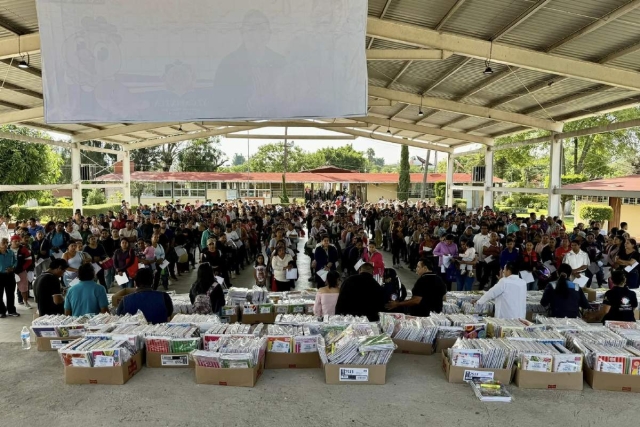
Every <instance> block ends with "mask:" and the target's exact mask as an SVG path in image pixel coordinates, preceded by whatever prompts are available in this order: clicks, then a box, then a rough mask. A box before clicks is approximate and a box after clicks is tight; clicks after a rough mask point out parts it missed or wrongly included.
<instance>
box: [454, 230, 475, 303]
mask: <svg viewBox="0 0 640 427" xmlns="http://www.w3.org/2000/svg"><path fill="white" fill-rule="evenodd" d="M469 243H470V242H469V241H467V240H466V239H462V240H461V241H460V251H461V252H462V254H461V256H460V258H459V259H455V262H456V265H457V266H458V269H457V270H458V271H457V273H458V274H457V277H456V283H457V285H458V291H466V292H469V291H471V290H472V289H473V282H474V280H475V275H474V274H473V268H474V267H475V265H476V264H477V263H478V257H477V256H476V250H475V248H474V247H473V246H472V245H469Z"/></svg>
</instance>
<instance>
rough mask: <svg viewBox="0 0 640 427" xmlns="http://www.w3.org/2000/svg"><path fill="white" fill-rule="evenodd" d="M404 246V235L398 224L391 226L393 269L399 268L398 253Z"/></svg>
mask: <svg viewBox="0 0 640 427" xmlns="http://www.w3.org/2000/svg"><path fill="white" fill-rule="evenodd" d="M404 245H405V241H404V234H403V232H402V227H401V226H400V223H399V222H396V223H394V224H393V228H392V231H391V254H392V258H393V268H401V267H402V266H401V265H400V253H401V252H402V248H403V246H404Z"/></svg>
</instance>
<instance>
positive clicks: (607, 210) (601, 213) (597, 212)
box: [580, 205, 613, 221]
mask: <svg viewBox="0 0 640 427" xmlns="http://www.w3.org/2000/svg"><path fill="white" fill-rule="evenodd" d="M580 217H581V218H583V219H586V220H589V221H610V220H611V218H613V208H612V207H611V206H606V205H583V206H580Z"/></svg>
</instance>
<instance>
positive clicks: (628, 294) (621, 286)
mask: <svg viewBox="0 0 640 427" xmlns="http://www.w3.org/2000/svg"><path fill="white" fill-rule="evenodd" d="M626 281H627V278H626V276H625V274H624V272H623V271H620V270H615V271H612V272H611V282H612V283H613V287H612V288H611V289H609V290H608V291H607V292H605V294H604V299H603V301H602V306H601V308H600V312H599V314H600V315H604V316H603V318H602V322H603V323H604V322H606V321H607V320H611V321H617V322H635V321H636V318H635V316H634V314H633V312H634V310H635V309H636V308H638V298H637V296H636V293H635V292H633V291H632V290H630V289H629V288H628V287H627V286H626Z"/></svg>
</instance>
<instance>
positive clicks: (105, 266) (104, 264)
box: [101, 258, 113, 270]
mask: <svg viewBox="0 0 640 427" xmlns="http://www.w3.org/2000/svg"><path fill="white" fill-rule="evenodd" d="M101 266H102V269H103V270H108V269H110V268H113V258H109V259H107V260H105V261H103V262H102V264H101Z"/></svg>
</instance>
